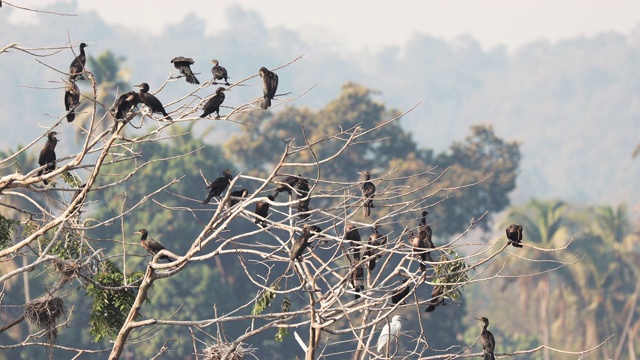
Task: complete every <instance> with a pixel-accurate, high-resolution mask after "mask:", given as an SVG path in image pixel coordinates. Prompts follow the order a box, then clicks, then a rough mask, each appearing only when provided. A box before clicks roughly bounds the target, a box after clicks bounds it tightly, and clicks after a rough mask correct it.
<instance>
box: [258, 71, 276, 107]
mask: <svg viewBox="0 0 640 360" xmlns="http://www.w3.org/2000/svg"><path fill="white" fill-rule="evenodd" d="M259 74H260V77H262V94H263V95H262V104H260V108H261V109H262V110H267V109H268V108H269V107H270V106H271V99H273V97H274V96H276V91H277V90H278V75H277V74H276V73H274V72H272V71H269V70H267V68H266V67H264V66H263V67H261V68H260V71H259Z"/></svg>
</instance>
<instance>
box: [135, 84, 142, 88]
mask: <svg viewBox="0 0 640 360" xmlns="http://www.w3.org/2000/svg"><path fill="white" fill-rule="evenodd" d="M133 87H139V88H141V87H142V84H140V85H133Z"/></svg>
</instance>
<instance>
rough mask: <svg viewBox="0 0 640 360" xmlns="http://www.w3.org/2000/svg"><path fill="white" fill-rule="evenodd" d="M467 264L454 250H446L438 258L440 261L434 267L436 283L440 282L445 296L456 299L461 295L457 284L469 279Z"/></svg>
mask: <svg viewBox="0 0 640 360" xmlns="http://www.w3.org/2000/svg"><path fill="white" fill-rule="evenodd" d="M468 268H469V266H468V265H467V263H466V262H465V261H464V258H463V257H462V256H460V255H458V254H457V253H456V252H455V251H454V250H447V252H446V254H443V255H442V256H441V258H440V262H439V263H438V265H437V266H436V268H435V276H434V277H435V280H434V281H433V282H434V283H436V284H441V286H442V287H443V288H444V289H443V293H444V294H445V297H448V298H450V299H451V300H456V299H458V298H459V297H460V296H462V288H461V287H460V285H459V284H463V283H465V282H467V281H469V276H468V275H467V271H468V270H467V269H468Z"/></svg>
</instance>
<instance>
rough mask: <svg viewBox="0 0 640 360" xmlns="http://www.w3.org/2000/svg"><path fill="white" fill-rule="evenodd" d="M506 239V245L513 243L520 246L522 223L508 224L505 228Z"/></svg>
mask: <svg viewBox="0 0 640 360" xmlns="http://www.w3.org/2000/svg"><path fill="white" fill-rule="evenodd" d="M507 239H509V242H508V243H507V245H513V246H515V247H519V248H521V247H522V244H521V243H520V242H521V241H522V225H516V224H511V225H509V227H508V228H507Z"/></svg>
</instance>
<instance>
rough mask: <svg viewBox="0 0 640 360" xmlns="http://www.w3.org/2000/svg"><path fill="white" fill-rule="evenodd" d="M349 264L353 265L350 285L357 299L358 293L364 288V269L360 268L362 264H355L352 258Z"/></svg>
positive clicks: (358, 297)
mask: <svg viewBox="0 0 640 360" xmlns="http://www.w3.org/2000/svg"><path fill="white" fill-rule="evenodd" d="M351 266H355V269H353V272H352V273H351V285H353V289H354V291H355V292H356V294H355V298H356V300H358V299H360V294H359V293H360V292H362V291H363V290H364V269H362V266H358V265H356V261H355V260H352V264H351Z"/></svg>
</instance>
